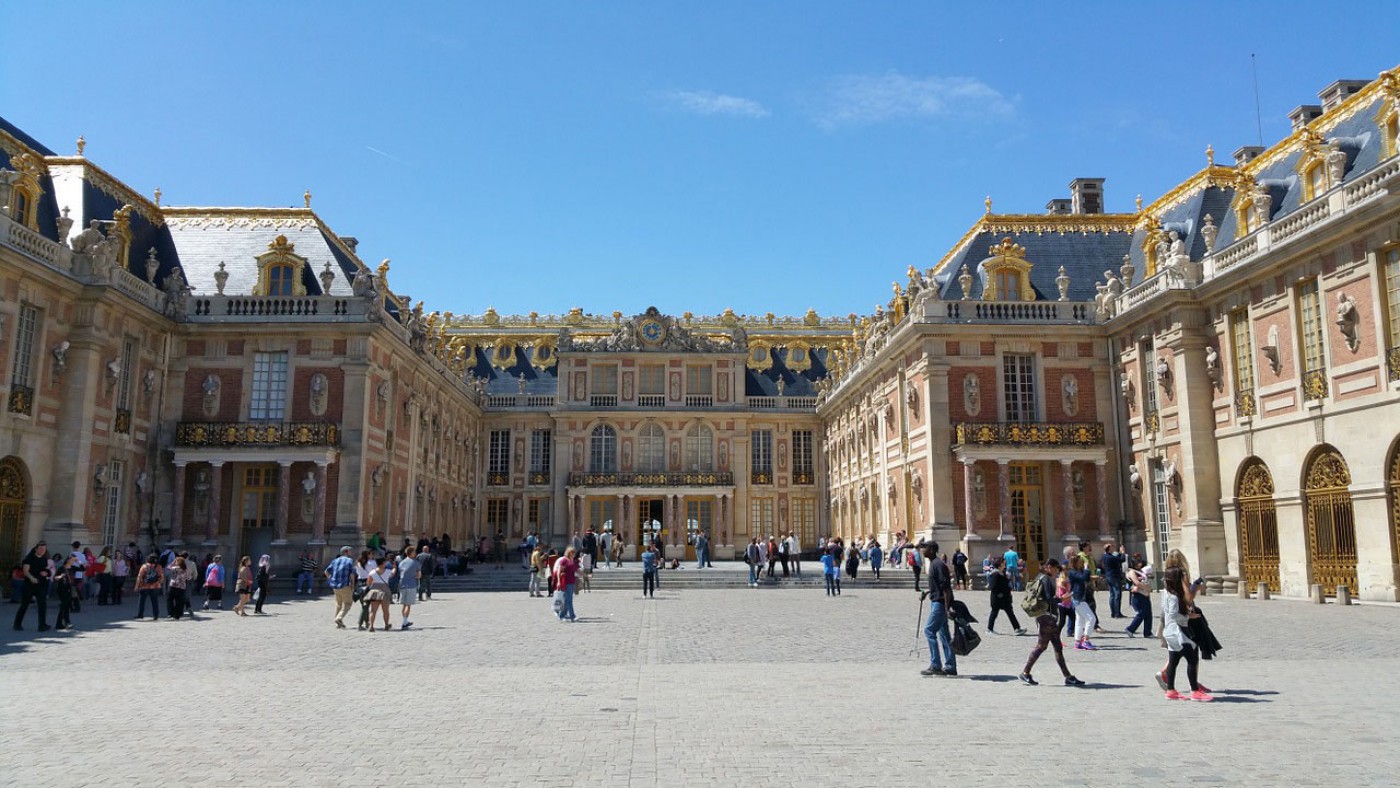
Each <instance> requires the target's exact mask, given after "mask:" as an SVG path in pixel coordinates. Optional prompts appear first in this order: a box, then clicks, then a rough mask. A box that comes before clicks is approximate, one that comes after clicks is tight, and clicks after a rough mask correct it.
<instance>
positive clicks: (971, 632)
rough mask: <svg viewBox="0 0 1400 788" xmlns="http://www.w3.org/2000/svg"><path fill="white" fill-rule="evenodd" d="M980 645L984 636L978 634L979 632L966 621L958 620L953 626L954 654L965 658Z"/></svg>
mask: <svg viewBox="0 0 1400 788" xmlns="http://www.w3.org/2000/svg"><path fill="white" fill-rule="evenodd" d="M980 645H982V636H981V635H979V634H977V630H975V629H973V628H972V625H971V624H969V623H968V622H967V621H966V620H964V619H961V618H960V619H957V620H956V621H955V622H954V624H953V653H954V654H957V655H958V656H960V657H965V656H967V655H968V654H971V653H972V652H973V650H974V649H976V648H977V647H978V646H980Z"/></svg>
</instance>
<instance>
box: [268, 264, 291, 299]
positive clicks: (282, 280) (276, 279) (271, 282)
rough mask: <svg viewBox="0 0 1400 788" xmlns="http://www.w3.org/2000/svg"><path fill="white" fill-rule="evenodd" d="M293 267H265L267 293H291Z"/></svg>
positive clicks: (279, 294) (285, 294)
mask: <svg viewBox="0 0 1400 788" xmlns="http://www.w3.org/2000/svg"><path fill="white" fill-rule="evenodd" d="M292 275H293V269H292V267H291V266H290V265H274V266H269V267H268V269H267V294H268V295H271V296H289V295H292V292H293V291H292Z"/></svg>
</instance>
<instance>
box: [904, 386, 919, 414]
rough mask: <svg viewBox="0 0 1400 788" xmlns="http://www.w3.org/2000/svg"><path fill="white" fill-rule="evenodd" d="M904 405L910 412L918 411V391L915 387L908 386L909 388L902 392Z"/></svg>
mask: <svg viewBox="0 0 1400 788" xmlns="http://www.w3.org/2000/svg"><path fill="white" fill-rule="evenodd" d="M904 404H905V406H906V407H908V408H909V410H910V411H917V410H918V409H919V389H918V387H917V386H914V385H913V384H910V385H909V387H908V388H906V389H905V390H904Z"/></svg>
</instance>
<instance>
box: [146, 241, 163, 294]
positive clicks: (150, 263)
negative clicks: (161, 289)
mask: <svg viewBox="0 0 1400 788" xmlns="http://www.w3.org/2000/svg"><path fill="white" fill-rule="evenodd" d="M159 271H160V260H157V259H156V248H155V247H154V246H152V247H151V248H150V249H149V250H147V252H146V281H147V282H150V283H151V285H152V286H153V287H154V286H155V283H156V273H157V272H159Z"/></svg>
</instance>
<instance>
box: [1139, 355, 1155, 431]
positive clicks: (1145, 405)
mask: <svg viewBox="0 0 1400 788" xmlns="http://www.w3.org/2000/svg"><path fill="white" fill-rule="evenodd" d="M1139 357H1140V358H1141V359H1142V362H1141V364H1140V365H1139V366H1140V367H1141V368H1142V411H1143V413H1144V414H1155V413H1156V412H1157V371H1156V369H1155V367H1156V364H1157V350H1156V348H1155V346H1154V345H1153V344H1152V340H1150V339H1149V340H1147V341H1146V342H1144V343H1142V353H1140V354H1139Z"/></svg>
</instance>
